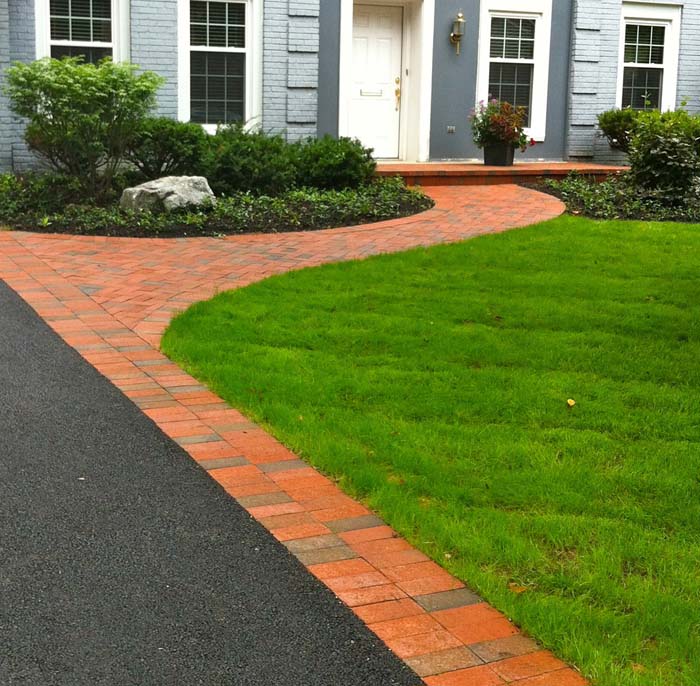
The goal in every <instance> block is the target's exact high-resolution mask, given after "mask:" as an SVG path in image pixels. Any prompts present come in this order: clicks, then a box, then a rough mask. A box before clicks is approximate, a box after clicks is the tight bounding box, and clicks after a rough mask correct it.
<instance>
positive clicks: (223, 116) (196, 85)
mask: <svg viewBox="0 0 700 686" xmlns="http://www.w3.org/2000/svg"><path fill="white" fill-rule="evenodd" d="M245 64H246V57H245V55H244V54H243V53H227V52H193V53H192V61H191V69H192V74H191V78H190V89H191V102H190V118H191V119H192V121H194V122H197V123H199V124H219V123H223V122H233V121H241V120H243V119H244V117H245ZM195 70H196V71H195Z"/></svg>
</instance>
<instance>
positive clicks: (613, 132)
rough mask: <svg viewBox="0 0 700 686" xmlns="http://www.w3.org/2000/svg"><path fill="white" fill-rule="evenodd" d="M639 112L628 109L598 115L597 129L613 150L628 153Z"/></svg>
mask: <svg viewBox="0 0 700 686" xmlns="http://www.w3.org/2000/svg"><path fill="white" fill-rule="evenodd" d="M640 114H641V113H640V111H639V110H633V109H630V108H629V107H626V108H625V109H622V110H620V109H614V110H608V111H607V112H603V113H601V114H599V115H598V127H599V128H600V130H601V133H602V134H603V135H604V136H605V138H607V139H608V143H609V144H610V147H611V148H613V149H614V150H621V151H622V152H625V153H626V152H629V149H630V142H631V140H632V137H633V136H634V134H635V131H636V129H637V122H638V121H639V116H640Z"/></svg>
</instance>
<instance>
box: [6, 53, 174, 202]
mask: <svg viewBox="0 0 700 686" xmlns="http://www.w3.org/2000/svg"><path fill="white" fill-rule="evenodd" d="M6 78H7V87H6V93H7V95H8V96H9V98H10V107H11V109H12V111H13V112H14V113H15V114H18V115H20V116H22V117H26V118H27V119H28V123H27V127H26V129H25V140H26V141H27V144H28V145H29V147H30V148H31V149H32V150H34V151H35V152H36V153H38V154H39V155H40V156H41V157H42V158H43V159H44V160H46V162H48V163H49V165H50V166H51V167H52V168H53V169H54V170H56V171H57V172H59V173H62V174H66V175H68V176H71V177H74V178H77V179H80V180H81V182H82V184H83V187H84V189H85V191H86V192H87V193H89V194H90V195H91V196H100V195H103V194H105V193H106V192H107V191H108V190H109V189H110V188H111V184H112V177H113V176H114V174H115V172H116V170H117V169H118V167H119V165H120V164H121V162H122V160H123V159H124V153H125V151H126V148H127V146H128V145H129V143H130V141H131V139H132V138H133V136H134V134H135V132H136V131H138V130H139V127H140V123H141V121H142V120H143V118H144V117H145V116H146V115H147V114H148V113H149V112H150V111H151V109H152V108H153V107H154V105H155V94H156V91H157V90H158V87H159V86H160V84H161V83H162V79H161V77H160V76H157V75H156V74H154V73H152V72H143V73H141V74H137V73H136V67H135V66H133V65H130V64H122V63H120V64H114V63H112V62H111V61H110V60H104V61H102V62H100V63H99V64H98V65H94V64H84V63H83V62H82V61H81V59H80V58H72V59H63V60H53V59H48V58H47V59H43V60H39V61H37V62H33V63H31V64H21V63H16V64H15V65H14V66H12V67H10V68H9V69H8V70H7V71H6Z"/></svg>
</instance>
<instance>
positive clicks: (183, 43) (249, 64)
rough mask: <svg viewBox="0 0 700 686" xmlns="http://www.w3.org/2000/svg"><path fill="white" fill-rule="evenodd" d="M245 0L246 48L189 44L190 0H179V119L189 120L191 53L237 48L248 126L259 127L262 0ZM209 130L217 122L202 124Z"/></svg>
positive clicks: (210, 131) (225, 50) (245, 121)
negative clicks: (242, 68) (241, 60)
mask: <svg viewBox="0 0 700 686" xmlns="http://www.w3.org/2000/svg"><path fill="white" fill-rule="evenodd" d="M244 1H245V6H246V8H245V24H246V25H245V48H215V47H209V46H204V45H194V46H193V45H191V44H190V0H178V22H177V24H178V26H177V33H178V41H177V42H178V79H177V80H178V89H177V91H178V107H177V116H178V119H179V120H180V121H190V114H191V113H190V53H191V51H192V50H197V51H201V52H237V53H245V55H246V74H245V84H246V85H245V113H244V117H245V120H244V123H245V125H246V127H247V128H259V127H260V126H261V124H262V121H261V118H262V65H263V7H262V6H263V3H262V0H244ZM201 126H202V128H203V129H204V130H205V131H207V132H209V133H214V132H215V131H216V124H202V125H201Z"/></svg>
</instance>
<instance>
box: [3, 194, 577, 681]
mask: <svg viewBox="0 0 700 686" xmlns="http://www.w3.org/2000/svg"><path fill="white" fill-rule="evenodd" d="M424 190H425V191H426V192H428V193H429V194H430V195H431V196H432V197H433V198H434V200H435V202H436V205H435V208H434V209H432V210H429V211H427V212H424V213H423V214H421V215H418V216H414V217H408V218H404V219H399V220H393V221H385V222H381V223H378V224H374V225H366V226H358V227H349V228H345V229H335V230H329V231H318V232H302V233H292V234H276V235H265V236H235V237H230V238H227V239H225V240H220V239H208V238H192V239H178V240H167V239H129V238H113V239H105V238H101V237H82V236H80V237H79V236H63V235H61V236H46V235H42V234H31V233H22V232H6V233H2V234H0V278H2V279H3V280H5V281H6V283H7V284H8V285H9V286H10V287H12V288H13V289H14V290H15V291H17V292H18V293H19V294H20V295H21V296H22V297H23V298H24V299H25V300H26V301H27V302H28V303H29V304H30V305H31V306H32V307H33V308H34V309H35V310H36V311H37V312H38V313H39V315H40V316H43V318H44V319H45V320H46V321H47V322H48V324H49V326H51V327H52V328H53V330H54V331H55V332H57V333H58V335H59V336H61V337H62V338H63V339H64V341H66V342H67V343H69V344H70V345H72V346H73V347H74V348H75V349H76V350H78V351H79V352H80V354H81V355H82V356H83V357H84V358H85V359H86V360H87V361H88V362H90V363H91V364H92V365H93V366H95V367H96V368H97V369H98V370H99V371H100V373H102V374H103V375H104V376H106V377H107V378H108V379H109V380H110V381H111V382H112V383H114V384H115V385H116V386H117V387H118V388H119V389H120V390H121V391H122V392H123V393H125V394H126V395H127V397H129V398H130V399H131V400H132V402H134V403H136V404H137V405H138V406H139V407H140V408H141V410H142V411H143V412H144V413H145V414H146V415H148V416H149V417H150V418H151V420H152V421H154V422H155V423H156V424H157V425H158V426H160V427H161V429H162V430H163V431H164V432H165V433H166V434H167V435H169V436H171V437H172V438H173V439H174V440H176V441H177V442H178V443H179V444H180V445H181V446H182V447H183V449H184V450H186V451H187V452H188V453H189V454H190V455H191V456H192V458H193V459H194V460H196V461H197V462H198V463H199V465H200V466H201V467H202V468H203V469H205V470H207V472H208V474H209V475H210V476H211V477H212V478H213V479H215V480H216V481H217V482H218V483H219V484H221V485H222V487H223V488H224V490H226V491H227V493H229V494H230V495H231V496H232V497H234V498H236V499H237V500H238V502H239V503H240V504H241V505H242V506H243V507H245V508H246V509H247V510H248V512H249V513H250V514H251V516H253V517H255V518H256V519H258V520H259V521H261V523H263V524H264V525H265V526H267V527H268V529H270V531H271V533H272V535H273V536H275V537H276V538H277V539H278V540H279V541H281V542H282V543H283V544H284V545H285V546H286V547H287V548H288V550H290V552H292V553H293V554H294V555H295V556H296V557H297V558H298V559H299V560H300V561H301V562H302V564H304V565H305V566H306V567H307V568H309V569H310V570H311V571H312V572H313V573H314V574H315V575H316V576H317V578H319V579H320V580H322V582H323V583H325V584H326V585H327V586H328V587H329V588H331V590H333V591H334V592H335V593H336V595H337V596H338V597H339V598H340V599H341V600H343V601H344V602H345V603H346V604H347V605H349V606H350V607H351V608H352V609H353V611H354V612H355V613H356V614H357V615H358V616H359V617H360V618H361V619H362V620H363V621H364V622H365V623H366V624H367V625H368V626H369V627H370V628H372V629H373V630H374V631H375V633H376V634H377V635H378V636H379V637H380V638H382V640H384V642H385V643H386V644H387V645H388V646H389V648H390V649H392V650H393V651H394V653H396V654H397V655H398V656H399V657H401V658H403V659H404V660H406V662H407V664H408V665H409V666H411V667H412V668H413V669H414V670H415V671H416V673H418V674H419V675H420V676H421V677H424V678H425V679H426V681H425V683H426V684H435V685H436V686H437V685H439V684H455V685H458V684H461V683H465V684H466V683H468V684H472V685H474V686H488V685H489V684H504V683H508V682H507V681H505V679H508V678H511V677H514V676H515V677H517V678H519V679H527V680H530V679H533V678H535V677H538V676H541V675H544V674H547V675H549V677H548V678H549V679H550V680H548V681H547V683H548V684H549V683H551V684H553V686H567V685H568V684H573V683H581V684H585V683H586V682H585V680H583V679H582V678H581V677H580V675H578V674H577V673H576V672H575V671H574V670H572V669H570V668H568V667H566V665H563V664H562V663H560V662H558V661H557V660H556V659H555V658H554V657H553V656H551V655H550V654H549V653H547V652H545V651H541V650H540V649H539V647H538V646H537V645H536V644H535V643H534V642H533V641H530V640H529V639H527V638H525V637H523V636H522V635H520V634H519V633H518V631H517V629H516V628H515V627H514V626H513V625H512V624H511V623H510V622H509V621H508V620H507V619H506V618H505V617H504V616H503V615H501V614H500V613H498V612H497V611H496V610H494V609H493V608H491V607H489V606H488V605H487V604H486V603H484V602H483V601H482V600H481V599H480V598H478V596H476V595H475V594H473V593H471V591H469V590H468V589H466V588H464V584H462V583H461V582H460V581H459V580H457V579H454V578H453V577H451V576H450V575H449V574H448V573H447V572H446V571H444V570H443V569H442V568H440V567H439V566H438V565H436V564H435V563H433V562H430V561H429V560H428V559H427V558H426V557H425V556H424V555H423V554H422V553H420V552H419V551H416V550H415V549H413V548H412V547H411V546H410V545H409V544H408V543H407V542H406V541H404V540H403V539H400V538H399V537H398V536H397V535H396V534H395V533H394V532H393V531H392V530H391V529H390V528H389V527H387V526H386V525H385V524H384V523H383V522H382V521H381V520H380V519H379V518H378V517H376V516H375V515H373V514H372V513H370V512H369V511H368V510H366V508H364V507H363V506H361V505H359V503H354V502H353V501H352V500H351V499H350V498H348V497H347V496H345V495H344V494H343V493H342V492H341V491H340V490H339V489H338V488H337V486H336V485H335V484H334V483H333V482H332V481H330V480H329V479H327V478H326V477H324V476H322V475H321V474H319V473H318V472H316V471H315V470H314V469H312V468H311V467H309V466H308V465H305V464H303V463H301V462H300V461H299V459H298V458H297V457H296V456H295V455H294V454H293V453H291V452H290V451H289V450H287V448H285V447H284V446H282V445H281V444H279V443H278V442H277V441H276V440H275V439H274V438H272V437H271V436H269V435H268V434H266V433H265V432H264V431H262V430H261V429H259V428H258V427H256V426H255V425H254V424H253V423H252V422H249V420H248V419H247V418H246V417H244V416H243V415H242V414H241V413H240V412H238V411H237V410H234V409H232V408H230V407H228V406H227V405H226V404H225V403H224V402H223V401H222V400H221V399H220V398H218V397H217V396H216V395H214V394H213V393H211V392H209V391H208V390H207V389H206V388H205V387H204V386H202V385H201V384H199V383H198V382H197V381H196V380H195V379H192V378H191V377H190V376H189V375H187V374H185V373H184V372H182V371H181V370H180V369H179V368H178V367H177V366H176V365H174V364H172V363H171V362H170V361H169V360H168V359H167V358H166V357H165V356H164V355H162V354H161V353H160V352H159V351H158V345H159V342H160V336H161V335H162V332H163V331H164V329H165V327H166V326H167V323H168V321H169V319H170V317H171V316H173V314H174V313H175V312H177V311H180V310H183V309H184V308H186V307H187V306H188V305H190V304H192V303H194V302H197V301H200V300H205V299H207V298H209V297H211V296H213V295H214V294H215V293H217V292H220V291H222V290H226V289H232V288H239V287H242V286H245V285H248V284H250V283H253V282H255V281H258V280H260V279H262V278H265V277H267V276H269V275H272V274H279V273H282V272H285V271H289V270H291V269H298V268H301V267H306V266H314V265H319V264H323V263H325V262H332V261H342V260H349V259H356V258H362V257H365V256H368V255H374V254H379V253H387V252H396V251H401V250H407V249H410V248H413V247H417V246H428V245H433V244H438V243H449V242H455V241H459V240H464V239H467V238H472V237H475V236H479V235H484V234H489V233H497V232H501V231H506V230H508V229H513V228H517V227H520V226H524V225H528V224H532V223H536V222H539V221H544V220H547V219H551V218H554V217H556V216H558V215H560V214H561V213H562V212H563V209H564V208H563V205H562V204H561V203H560V202H559V201H558V200H556V199H555V198H552V197H550V196H545V195H542V194H539V193H536V192H534V191H532V190H528V189H524V188H520V187H517V186H511V185H500V186H486V187H472V186H470V187H469V189H468V190H467V189H465V188H463V187H448V186H439V187H438V186H436V187H434V188H427V189H424Z"/></svg>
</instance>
